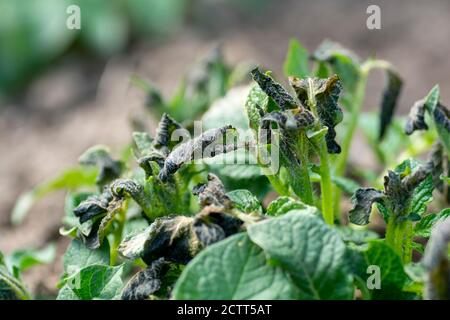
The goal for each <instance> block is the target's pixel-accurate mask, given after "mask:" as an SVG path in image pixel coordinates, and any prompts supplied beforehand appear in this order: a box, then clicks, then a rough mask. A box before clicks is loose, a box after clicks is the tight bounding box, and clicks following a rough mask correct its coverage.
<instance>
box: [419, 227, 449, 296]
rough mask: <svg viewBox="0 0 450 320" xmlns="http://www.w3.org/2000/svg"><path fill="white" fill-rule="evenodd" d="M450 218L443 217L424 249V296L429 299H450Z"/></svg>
mask: <svg viewBox="0 0 450 320" xmlns="http://www.w3.org/2000/svg"><path fill="white" fill-rule="evenodd" d="M449 242H450V219H448V218H447V219H445V220H444V221H442V222H440V223H439V224H437V225H436V227H435V228H434V229H433V231H432V234H431V238H430V241H429V243H428V245H427V248H426V250H425V255H424V258H423V263H424V265H425V267H426V269H427V279H426V289H425V298H426V299H431V300H448V299H450V262H449V258H448V247H449Z"/></svg>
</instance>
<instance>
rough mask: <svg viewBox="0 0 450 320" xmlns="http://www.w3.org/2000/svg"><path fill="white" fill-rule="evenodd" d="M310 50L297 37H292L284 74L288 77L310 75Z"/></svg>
mask: <svg viewBox="0 0 450 320" xmlns="http://www.w3.org/2000/svg"><path fill="white" fill-rule="evenodd" d="M308 60H309V55H308V51H307V50H306V49H305V48H304V47H303V46H302V45H301V44H300V42H298V41H297V40H296V39H291V41H290V42H289V49H288V52H287V56H286V59H285V60H284V66H283V69H284V75H285V76H286V77H298V78H304V77H306V76H308V75H309V65H308Z"/></svg>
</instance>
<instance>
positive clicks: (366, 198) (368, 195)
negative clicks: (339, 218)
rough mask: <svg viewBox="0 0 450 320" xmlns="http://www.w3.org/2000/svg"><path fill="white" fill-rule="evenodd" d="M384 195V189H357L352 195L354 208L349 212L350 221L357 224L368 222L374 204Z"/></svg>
mask: <svg viewBox="0 0 450 320" xmlns="http://www.w3.org/2000/svg"><path fill="white" fill-rule="evenodd" d="M384 196H385V195H384V193H383V192H382V191H379V190H376V189H373V188H360V189H358V190H356V192H355V194H354V195H353V197H352V202H353V208H352V209H351V210H350V212H349V214H350V216H349V218H350V222H351V223H354V224H357V225H366V224H368V223H369V217H370V212H371V211H372V204H373V203H375V202H380V201H382V200H383V198H384Z"/></svg>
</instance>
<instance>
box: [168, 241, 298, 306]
mask: <svg viewBox="0 0 450 320" xmlns="http://www.w3.org/2000/svg"><path fill="white" fill-rule="evenodd" d="M172 297H173V298H174V299H183V300H185V299H189V300H190V299H208V300H218V299H221V300H225V299H226V300H231V299H295V298H297V297H298V289H297V288H296V286H295V285H294V284H293V283H292V281H291V279H290V276H289V275H288V274H287V273H286V272H285V271H283V270H282V269H281V268H279V267H277V266H273V265H271V264H269V263H268V261H267V260H266V256H265V253H264V252H263V250H261V248H259V247H258V246H257V245H255V244H254V243H252V241H251V240H250V239H249V237H248V236H247V234H245V233H242V234H237V235H234V236H232V237H230V238H228V239H226V240H224V241H221V242H219V243H216V244H214V245H212V246H211V247H209V248H207V249H206V250H204V251H202V252H201V253H200V254H199V255H198V256H197V257H195V259H194V260H193V261H192V262H191V263H189V264H188V265H187V267H186V269H185V270H184V271H183V273H182V274H181V276H180V278H179V279H178V281H177V282H176V284H175V288H174V290H173V296H172Z"/></svg>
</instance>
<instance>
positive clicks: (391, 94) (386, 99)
mask: <svg viewBox="0 0 450 320" xmlns="http://www.w3.org/2000/svg"><path fill="white" fill-rule="evenodd" d="M402 86H403V81H402V79H401V78H400V76H399V75H398V74H397V72H395V71H394V70H392V69H388V70H387V84H386V86H385V88H384V90H383V98H382V101H381V113H380V131H379V132H380V133H379V137H378V139H379V140H381V139H383V137H384V135H385V133H386V129H387V128H388V126H389V124H390V123H391V120H392V116H393V115H394V112H395V107H396V104H397V100H398V97H399V95H400V92H401V89H402Z"/></svg>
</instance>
